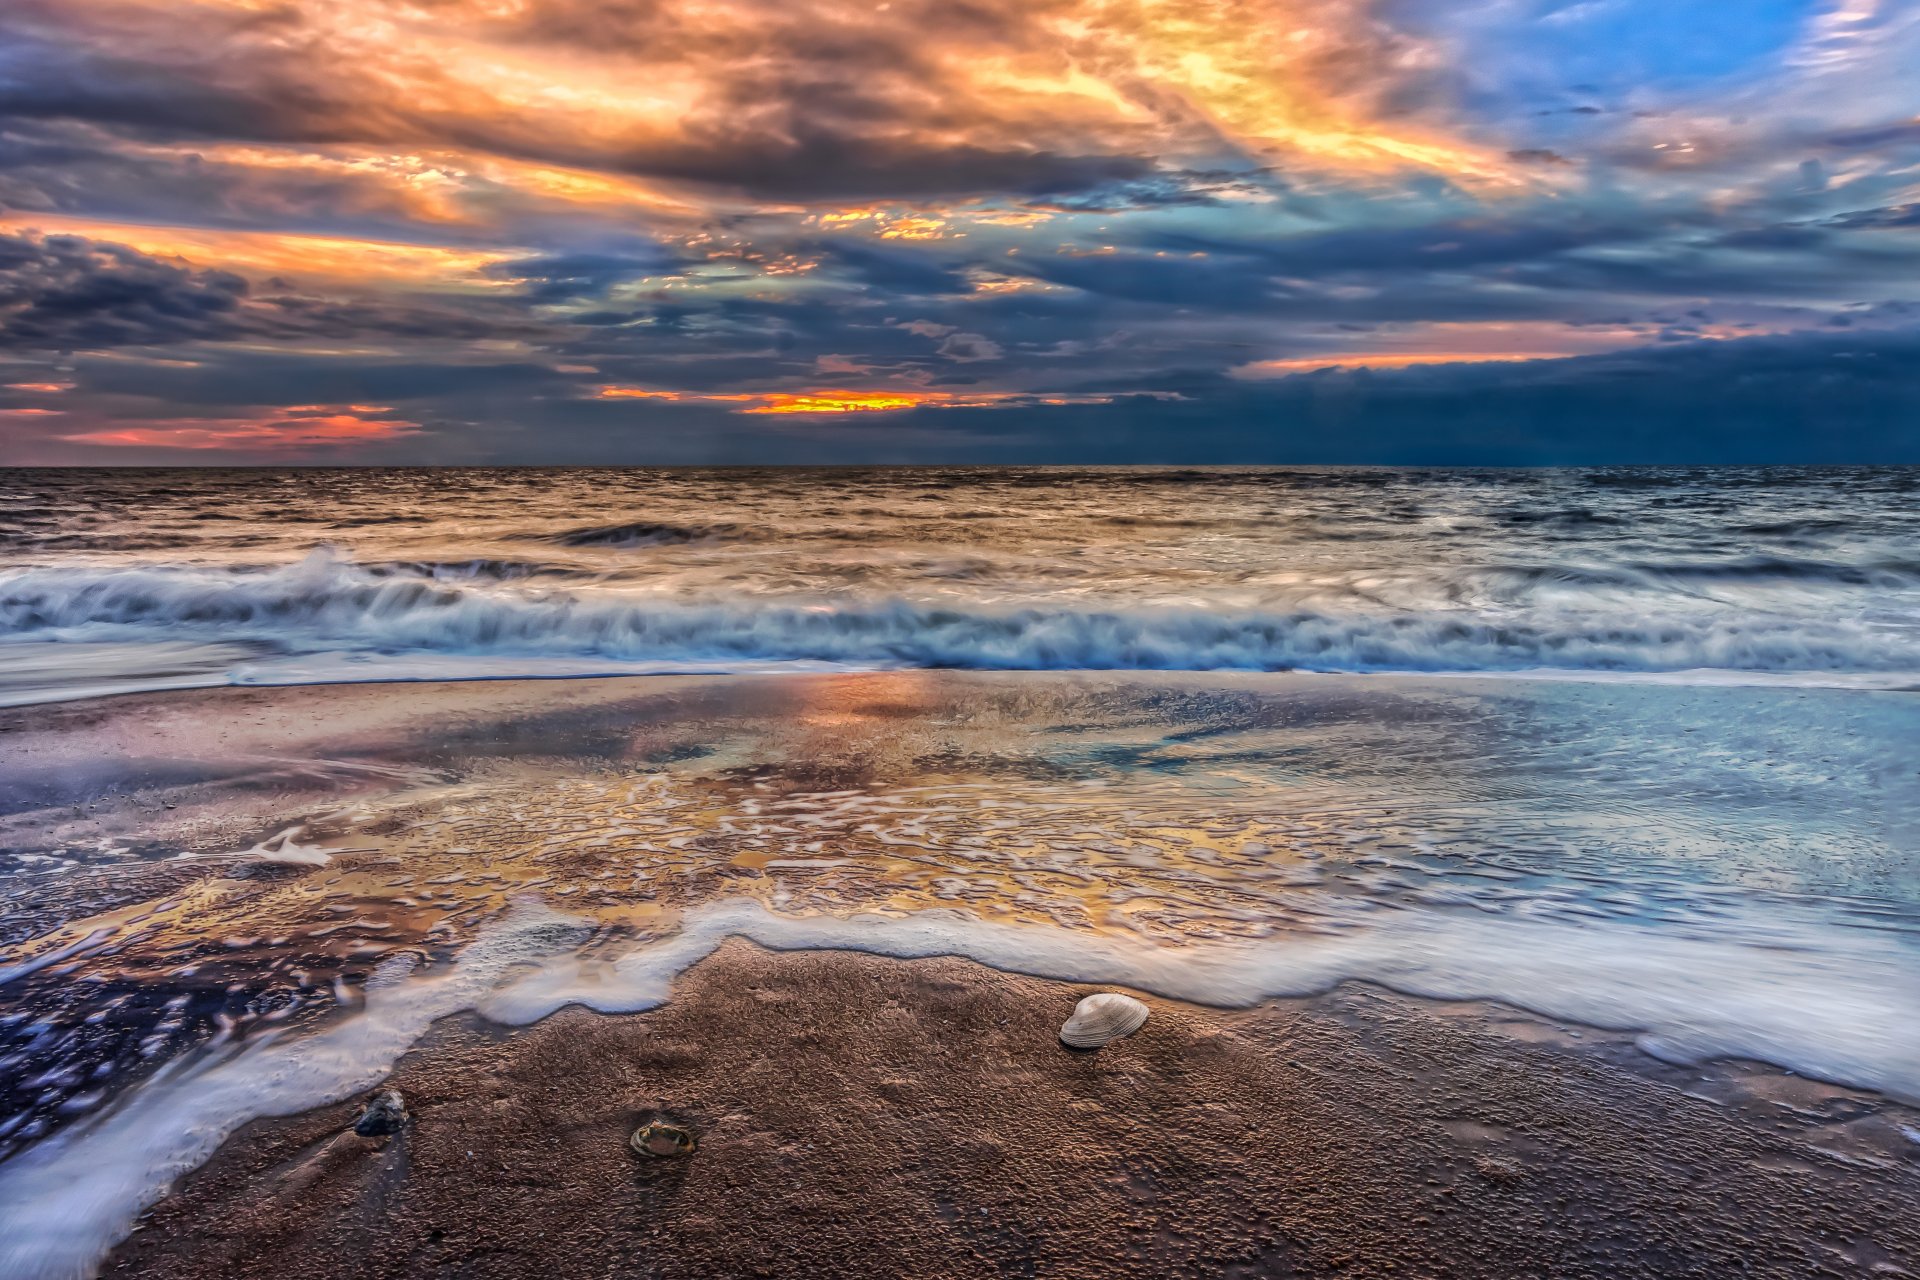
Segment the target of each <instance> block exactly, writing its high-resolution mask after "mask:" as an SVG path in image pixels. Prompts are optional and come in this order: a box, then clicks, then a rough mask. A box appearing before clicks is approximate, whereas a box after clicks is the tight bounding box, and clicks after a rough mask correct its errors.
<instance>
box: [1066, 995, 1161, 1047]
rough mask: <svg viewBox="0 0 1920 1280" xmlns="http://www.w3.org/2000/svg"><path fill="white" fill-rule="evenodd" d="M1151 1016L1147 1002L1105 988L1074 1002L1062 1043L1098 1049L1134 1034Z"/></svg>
mask: <svg viewBox="0 0 1920 1280" xmlns="http://www.w3.org/2000/svg"><path fill="white" fill-rule="evenodd" d="M1146 1020H1147V1006H1145V1005H1144V1004H1141V1003H1140V1002H1139V1001H1138V1000H1135V999H1134V998H1133V997H1132V996H1123V995H1121V994H1119V993H1118V992H1115V991H1102V992H1101V993H1100V994H1098V995H1092V996H1088V997H1087V998H1086V999H1084V1000H1082V1001H1081V1002H1080V1003H1079V1004H1077V1005H1075V1006H1073V1016H1072V1017H1071V1018H1068V1019H1067V1021H1066V1025H1065V1026H1063V1027H1061V1028H1060V1043H1061V1044H1064V1045H1068V1046H1070V1047H1071V1048H1075V1049H1098V1048H1099V1047H1100V1046H1101V1045H1103V1044H1105V1043H1106V1042H1107V1041H1109V1040H1118V1039H1119V1038H1120V1037H1121V1036H1130V1035H1132V1034H1133V1033H1134V1032H1136V1031H1138V1030H1139V1029H1140V1027H1141V1026H1142V1024H1144V1023H1145V1022H1146Z"/></svg>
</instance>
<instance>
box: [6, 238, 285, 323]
mask: <svg viewBox="0 0 1920 1280" xmlns="http://www.w3.org/2000/svg"><path fill="white" fill-rule="evenodd" d="M247 295H248V284H247V282H246V281H245V280H243V279H242V278H240V277H239V276H237V275H233V274H231V273H229V272H225V271H196V270H192V269H189V268H187V267H185V266H183V265H177V264H173V263H167V262H161V261H158V260H156V259H154V258H150V257H147V256H146V255H144V254H141V253H137V252H135V251H134V250H132V249H128V248H126V247H124V246H121V245H113V244H99V243H95V242H91V241H86V240H81V239H78V238H76V237H73V236H48V237H45V238H32V237H27V236H5V235H0V342H4V343H5V344H6V345H8V346H14V347H22V348H31V347H37V348H52V349H56V350H72V349H75V348H95V347H116V346H138V345H151V344H167V343H177V342H186V341H193V340H196V339H204V338H221V337H229V336H231V335H232V334H233V333H235V332H236V331H237V329H238V327H239V323H240V320H239V317H240V314H241V312H242V309H243V307H244V306H245V305H246V303H247Z"/></svg>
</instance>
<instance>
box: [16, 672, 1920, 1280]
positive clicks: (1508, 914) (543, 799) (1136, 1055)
mask: <svg viewBox="0 0 1920 1280" xmlns="http://www.w3.org/2000/svg"><path fill="white" fill-rule="evenodd" d="M1761 707H1765V708H1766V709H1767V713H1766V714H1764V715H1762V714H1760V712H1759V708H1761ZM1915 715H1916V710H1915V708H1914V706H1913V700H1912V699H1911V697H1910V696H1909V695H1905V694H1900V693H1892V692H1888V693H1875V692H1864V691H1857V690H1799V691H1796V692H1794V693H1793V694H1792V695H1791V696H1790V697H1788V698H1785V699H1783V698H1782V697H1781V696H1780V693H1779V691H1777V690H1772V689H1764V688H1746V687H1712V686H1685V687H1659V686H1655V687H1647V686H1641V685H1614V684H1607V683H1591V682H1560V681H1515V680H1493V681H1487V680H1479V681H1475V680H1463V679H1453V678H1431V679H1417V678H1411V677H1396V678H1393V679H1381V678H1377V677H1355V676H1312V675H1285V674H1268V675H1260V674H1231V673H1188V674H1162V675H1138V674H1099V673H1007V674H986V673H957V672H927V671H917V672H892V673H847V674H830V675H829V674H822V675H797V674H796V675H762V676H747V677H721V676H659V677H646V678H629V679H592V680H520V681H471V682H453V683H448V682H440V683H431V682H421V683H402V684H346V685H329V686H308V687H297V688H272V689H230V688H228V689H212V690H188V691H174V692H159V693H151V694H139V695H131V696H126V697H119V698H108V699H94V700H82V701H73V702H65V703H57V704H50V705H45V706H33V707H24V708H16V709H12V710H8V711H5V712H0V721H3V723H0V769H4V771H5V775H6V777H7V778H8V780H9V784H10V788H9V789H10V791H11V792H12V793H13V794H16V795H19V796H21V797H23V799H24V800H25V803H23V804H21V805H19V806H18V807H17V809H16V811H15V812H14V813H13V814H12V815H10V816H9V817H7V819H6V825H5V827H4V831H5V835H6V839H7V841H8V847H9V848H10V849H12V850H14V853H13V854H12V857H14V859H15V860H16V861H15V864H14V865H15V868H16V873H15V874H14V875H12V876H11V877H10V878H9V880H8V882H7V886H6V892H7V894H8V899H7V901H8V908H9V910H8V915H9V919H10V920H11V921H13V922H16V923H14V924H12V925H11V926H10V927H11V928H12V929H13V930H14V938H13V939H10V942H11V944H12V945H11V950H10V952H9V954H8V957H7V960H8V963H9V964H10V965H11V966H12V968H11V969H10V970H9V972H8V974H7V977H8V981H6V982H4V983H0V999H4V1000H5V1001H6V1014H7V1016H6V1020H5V1021H4V1022H0V1027H4V1028H5V1029H6V1032H7V1035H8V1037H9V1040H8V1043H7V1049H8V1052H9V1053H10V1054H11V1055H12V1060H14V1061H16V1062H22V1061H29V1060H30V1061H33V1062H34V1063H36V1064H37V1071H38V1074H37V1076H35V1077H32V1078H28V1077H25V1076H24V1075H16V1077H15V1081H16V1082H15V1084H14V1085H13V1086H12V1089H13V1092H12V1093H11V1094H10V1096H9V1099H8V1102H9V1108H8V1109H9V1113H10V1114H14V1115H24V1116H26V1117H30V1119H29V1120H28V1121H27V1123H26V1124H22V1123H19V1122H15V1123H14V1124H13V1125H11V1126H10V1129H9V1133H8V1134H7V1135H5V1136H6V1138H7V1139H8V1141H9V1142H10V1144H11V1145H10V1148H9V1151H8V1153H7V1158H5V1159H3V1160H0V1216H4V1218H5V1221H4V1223H0V1225H4V1227H5V1231H4V1232H0V1235H4V1236H5V1238H6V1239H7V1241H8V1246H7V1247H8V1248H9V1249H10V1250H11V1251H12V1252H11V1253H10V1254H9V1255H8V1257H7V1259H6V1262H7V1266H8V1268H9V1269H10V1272H17V1273H20V1274H25V1275H34V1276H40V1275H46V1276H53V1275H77V1274H86V1273H87V1272H88V1271H89V1270H90V1269H92V1268H94V1267H96V1266H100V1265H104V1266H105V1267H106V1268H107V1270H108V1271H109V1272H110V1273H112V1272H118V1271H122V1270H124V1271H127V1272H128V1273H138V1274H156V1275H164V1274H180V1275H189V1274H191V1275H253V1274H262V1275H264V1274H268V1273H270V1272H271V1273H275V1274H283V1275H305V1274H314V1275H318V1274H322V1273H324V1274H351V1275H403V1274H421V1273H430V1274H438V1273H445V1274H471V1275H507V1274H529V1273H535V1274H554V1275H604V1274H653V1275H663V1276H667V1275H714V1274H742V1275H750V1274H776V1275H778V1274H798V1273H811V1274H848V1275H876V1276H878V1275H897V1274H953V1275H989V1274H995V1275H997V1274H1061V1275H1089V1276H1091V1275H1153V1274H1167V1273H1169V1272H1185V1273H1196V1274H1234V1275H1292V1274H1342V1273H1344V1274H1388V1273H1397V1274H1409V1275H1461V1276H1474V1275H1511V1274H1522V1275H1525V1274H1539V1275H1583V1274H1591V1275H1622V1274H1628V1275H1631V1274H1640V1275H1648V1276H1655V1275H1660V1276H1667V1275H1703V1276H1704V1275H1720V1274H1727V1273H1728V1272H1729V1271H1730V1270H1732V1269H1736V1268H1745V1269H1747V1270H1749V1271H1750V1272H1751V1273H1752V1274H1763V1275H1781V1276H1787V1275H1807V1274H1821V1273H1822V1269H1823V1268H1824V1269H1825V1270H1826V1271H1828V1272H1830V1273H1832V1274H1839V1275H1856V1274H1857V1275H1874V1274H1878V1275H1897V1274H1900V1273H1901V1271H1900V1269H1902V1268H1904V1269H1905V1270H1907V1271H1912V1270H1913V1265H1912V1264H1913V1259H1914V1257H1915V1248H1916V1242H1915V1237H1914V1233H1913V1228H1912V1227H1911V1225H1910V1224H1911V1222H1912V1221H1913V1220H1914V1214H1913V1213H1912V1210H1913V1208H1914V1207H1915V1206H1916V1205H1917V1204H1920V1114H1916V1112H1915V1110H1914V1108H1913V1104H1914V1103H1916V1102H1920V1081H1917V1080H1916V1078H1915V1076H1914V1074H1913V1070H1912V1068H1913V1064H1914V1062H1916V1061H1920V1053H1916V1052H1915V1044H1914V1039H1913V1037H1914V1036H1915V1035H1916V1034H1917V1033H1916V1031H1915V1026H1916V1022H1915V1019H1914V1018H1913V1017H1912V1014H1913V1012H1914V1006H1915V1000H1916V996H1915V993H1916V991H1920V984H1916V982H1915V981H1914V975H1915V972H1916V970H1915V968H1914V967H1913V965H1914V956H1913V952H1912V950H1911V947H1910V943H1909V941H1908V938H1909V935H1908V934H1907V933H1906V932H1905V930H1906V928H1907V923H1906V922H1907V921H1908V919H1909V918H1910V911H1911V907H1910V905H1909V904H1908V903H1907V902H1906V900H1905V899H1903V898H1902V897H1901V896H1900V894H1901V893H1902V892H1903V889H1902V887H1901V886H1903V885H1905V884H1907V883H1908V882H1907V881H1905V880H1903V879H1902V878H1901V877H1902V875H1903V872H1902V868H1903V867H1904V865H1905V863H1904V861H1903V858H1904V857H1905V855H1904V853H1903V852H1902V849H1903V848H1904V846H1903V845H1902V844H1900V841H1901V839H1903V836H1902V833H1903V832H1905V831H1906V830H1907V829H1908V828H1907V827H1906V826H1905V825H1904V824H1905V823H1906V822H1907V821H1909V819H1910V815H1911V810H1910V809H1909V808H1907V807H1905V806H1906V799H1907V796H1908V793H1907V792H1906V791H1903V790H1901V789H1900V785H1904V784H1900V785H1895V784H1896V783H1897V779H1893V778H1890V777H1889V776H1888V775H1886V774H1885V773H1879V774H1875V773H1873V772H1872V771H1871V770H1860V769H1850V768H1848V767H1847V764H1846V761H1845V760H1841V759H1836V757H1835V754H1834V753H1835V751H1836V750H1838V749H1841V748H1840V747H1839V746H1837V744H1845V749H1846V750H1850V751H1852V752H1854V753H1855V754H1856V755H1857V756H1858V758H1860V759H1861V760H1872V759H1879V758H1883V757H1884V756H1885V755H1886V754H1887V753H1889V752H1890V751H1892V750H1893V744H1896V743H1898V742H1900V741H1905V740H1908V735H1910V734H1911V733H1912V732H1913V726H1914V717H1915ZM1836 775H1842V776H1840V777H1837V778H1836ZM1849 779H1851V780H1850V781H1849ZM1849 786H1852V787H1855V788H1857V789H1858V790H1859V793H1860V801H1859V803H1857V804H1854V805H1852V806H1850V807H1844V808H1842V807H1833V806H1829V805H1827V804H1824V803H1823V804H1820V805H1817V806H1816V805H1813V804H1812V803H1811V800H1810V797H1812V796H1814V795H1815V794H1819V795H1824V796H1831V795H1832V794H1834V793H1835V792H1837V791H1844V790H1845V789H1846V788H1847V787H1849ZM1803 797H1807V798H1803ZM1843 813H1844V814H1850V815H1852V816H1851V817H1850V818H1846V819H1841V818H1838V817H1837V816H1836V815H1839V814H1843ZM1839 848H1844V849H1845V851H1846V855H1847V856H1845V857H1844V858H1843V857H1838V856H1835V855H1834V853H1833V852H1832V851H1834V850H1836V849H1839ZM35 850H38V851H35ZM1095 990H1118V991H1124V992H1131V993H1133V994H1135V995H1137V996H1139V997H1141V998H1142V999H1145V1000H1146V1001H1148V1002H1149V1005H1150V1008H1151V1011H1152V1012H1151V1016H1150V1018H1149V1019H1148V1021H1147V1023H1146V1024H1145V1026H1144V1027H1143V1028H1142V1029H1141V1030H1140V1031H1138V1032H1136V1033H1135V1034H1134V1035H1132V1036H1129V1037H1127V1038H1125V1039H1122V1040H1118V1041H1115V1042H1114V1043H1112V1044H1109V1045H1107V1046H1106V1047H1105V1048H1102V1049H1100V1050H1098V1051H1097V1052H1091V1053H1083V1052H1075V1051H1070V1050H1068V1049H1066V1048H1064V1047H1063V1046H1061V1044H1060V1043H1059V1042H1058V1040H1057V1038H1056V1037H1057V1034H1058V1032H1059V1029H1060V1026H1061V1023H1062V1021H1063V1020H1064V1018H1065V1017H1066V1015H1067V1014H1068V1013H1069V1012H1070V1011H1071V1010H1072V1008H1073V1005H1074V1002H1075V1001H1076V1000H1077V999H1078V998H1079V997H1080V996H1082V995H1085V994H1087V993H1088V992H1091V991H1095ZM387 1087H392V1088H397V1089H398V1090H400V1092H401V1094H402V1096H403V1097H404V1098H405V1100H406V1107H407V1110H408V1113H409V1118H408V1120H407V1122H406V1124H405V1125H404V1127H402V1128H401V1130H400V1131H399V1132H398V1133H397V1134H396V1135H394V1136H392V1137H388V1138H380V1139H365V1138H360V1137H357V1136H354V1135H353V1133H352V1132H351V1130H352V1126H353V1123H354V1120H355V1117H356V1116H358V1115H359V1114H360V1111H361V1108H362V1107H363V1106H364V1105H365V1103H366V1101H367V1099H368V1098H369V1097H370V1096H371V1095H372V1094H373V1093H374V1091H375V1090H377V1089H380V1088H387ZM656 1116H659V1117H665V1118H666V1119H668V1120H669V1121H671V1122H672V1123H674V1124H678V1125H683V1126H684V1127H685V1128H686V1129H687V1130H688V1131H689V1132H690V1133H692V1134H693V1135H694V1136H695V1140H696V1142H697V1146H696V1147H695V1149H694V1150H693V1151H692V1152H690V1153H688V1154H685V1155H683V1156H680V1157H676V1158H673V1159H664V1160H654V1159H651V1158H646V1157H642V1156H639V1155H636V1154H635V1153H634V1152H633V1151H632V1150H631V1149H630V1148H629V1147H628V1145H627V1138H628V1137H629V1135H630V1134H631V1133H632V1132H633V1131H634V1129H635V1128H636V1127H637V1126H639V1125H640V1124H641V1123H643V1122H644V1121H645V1120H647V1119H649V1118H653V1117H656ZM467 1152H472V1153H473V1154H472V1155H471V1156H469V1155H467V1154H466V1153H467ZM1677 1207H1678V1208H1679V1209H1684V1212H1680V1211H1677ZM103 1260H104V1263H103ZM1876 1268H1877V1270H1876Z"/></svg>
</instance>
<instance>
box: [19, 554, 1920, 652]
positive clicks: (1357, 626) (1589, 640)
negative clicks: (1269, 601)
mask: <svg viewBox="0 0 1920 1280" xmlns="http://www.w3.org/2000/svg"><path fill="white" fill-rule="evenodd" d="M1676 604H1678V605H1691V606H1693V607H1691V608H1690V609H1677V608H1676V609H1669V610H1666V611H1660V610H1654V611H1652V612H1642V611H1636V609H1637V606H1633V605H1627V604H1622V603H1620V602H1619V601H1618V600H1607V599H1603V598H1600V597H1595V599H1594V603H1593V606H1592V607H1583V608H1567V607H1547V606H1544V605H1541V606H1536V607H1532V608H1513V607H1504V606H1503V607H1501V608H1499V609H1480V610H1475V609H1469V608H1452V609H1434V610H1426V611H1399V612H1393V611H1387V610H1379V609H1376V610H1374V611H1370V612H1366V611H1355V612H1344V613H1343V612H1333V611H1327V610H1310V609H1293V610H1283V611H1271V612H1263V611H1233V610H1222V609H1215V610H1208V609H1199V608H1163V607H1153V608H1149V607H1140V606H1119V605H1115V606H1113V607H1092V606H1080V607H1065V606H1062V605H1058V604H1051V603H1050V604H1047V605H1032V606H1029V607H1024V608H1011V607H989V606H985V605H973V604H967V603H954V604H944V603H943V604H930V603H926V602H921V601H911V600H903V599H897V598H877V597H850V596H830V597H808V596H795V595H751V594H742V595H735V596H732V597H727V598H722V599H714V600H706V601H689V600H685V599H681V598H676V597H666V596H661V595H651V594H642V593H638V592H620V593H616V592H608V591H595V590H581V591H570V590H560V589H555V588H537V587H534V586H531V585H524V584H523V585H522V586H521V587H519V588H518V589H512V588H509V587H508V586H507V585H506V584H505V583H500V582H497V581H490V580H475V581H460V580H457V579H453V578H440V579H431V578H421V577H415V576H410V575H409V576H398V577H396V576H392V574H391V571H390V570H386V571H381V570H369V569H368V568H365V567H362V566H359V565H354V564H351V563H347V562H344V561H341V560H339V559H337V558H334V557H333V556H331V555H329V554H327V553H325V552H317V553H315V554H314V555H313V556H310V557H308V559H306V560H304V561H302V562H300V563H299V564H296V565H292V566H288V567H285V568H281V569H275V570H268V571H260V570H252V571H235V570H227V571H218V570H208V569H184V568H140V569H62V570H55V569H28V570H22V571H17V572H15V573H12V574H9V575H0V632H3V633H5V634H6V635H8V636H9V637H10V638H12V639H15V640H32V639H39V640H65V641H121V642H124V641H145V642H151V641H159V640H171V641H203V642H222V643H230V644H233V643H240V644H245V643H252V644H258V645H261V646H263V647H265V648H267V649H270V650H272V651H276V652H281V653H289V652H290V653H320V652H337V651H341V650H347V651H363V652H365V651H371V652H379V653H393V652H414V653H431V654H450V655H480V656H493V657H502V656H526V657H543V658H552V657H594V658H601V659H608V660H613V661H619V662H678V661H684V662H695V663H713V662H716V661H718V662H728V661H739V662H753V663H767V662H773V663H780V662H787V663H791V662H824V663H834V664H842V665H853V666H869V667H952V668H977V669H983V670H1057V669H1075V668H1079V669H1101V670H1163V671H1164V670H1254V671H1274V670H1296V669H1297V670H1310V671H1350V672H1392V671H1404V672H1435V671H1446V672H1462V671H1466V672H1474V671H1484V672H1512V671H1528V670H1536V669H1541V668H1549V669H1558V670H1578V671H1603V672H1673V671H1687V670H1697V669H1716V670H1733V671H1748V672H1774V673H1780V672H1823V673H1907V672H1914V671H1920V630H1916V629H1915V628H1913V627H1910V626H1899V627H1895V626H1889V625H1879V626H1876V625H1872V624H1871V623H1868V622H1861V621H1853V620H1849V619H1847V618H1845V617H1843V616H1838V615H1834V614H1823V615H1817V616H1791V615H1784V614H1779V613H1765V612H1758V611H1752V610H1744V609H1737V608H1718V609H1714V610H1711V611H1703V610H1702V609H1700V608H1699V607H1698V602H1697V601H1692V602H1685V601H1682V602H1676Z"/></svg>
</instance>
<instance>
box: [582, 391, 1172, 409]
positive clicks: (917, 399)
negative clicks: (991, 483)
mask: <svg viewBox="0 0 1920 1280" xmlns="http://www.w3.org/2000/svg"><path fill="white" fill-rule="evenodd" d="M595 394H596V395H598V396H599V398H600V399H602V400H670V401H685V402H692V403H695V404H731V405H739V406H742V407H740V408H737V409H735V410H734V412H735V413H745V414H756V415H764V414H852V413H897V412H899V411H901V410H904V409H986V408H1007V407H1012V406H1016V405H1034V404H1046V405H1065V404H1111V403H1112V402H1113V397H1112V396H1104V395H1056V396H1047V395H1038V394H1034V393H1030V392H1024V391H978V392H973V393H971V394H961V393H959V392H953V391H915V390H886V391H850V390H846V389H842V388H835V389H830V390H819V391H748V392H729V393H724V394H721V393H708V392H700V391H671V390H663V389H658V388H652V387H619V386H608V387H601V388H600V389H599V391H598V392H596V393H595ZM1145 394H1150V395H1155V396H1157V397H1158V398H1162V399H1170V398H1176V397H1172V396H1170V395H1168V394H1165V393H1157V392H1156V393H1145Z"/></svg>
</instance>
